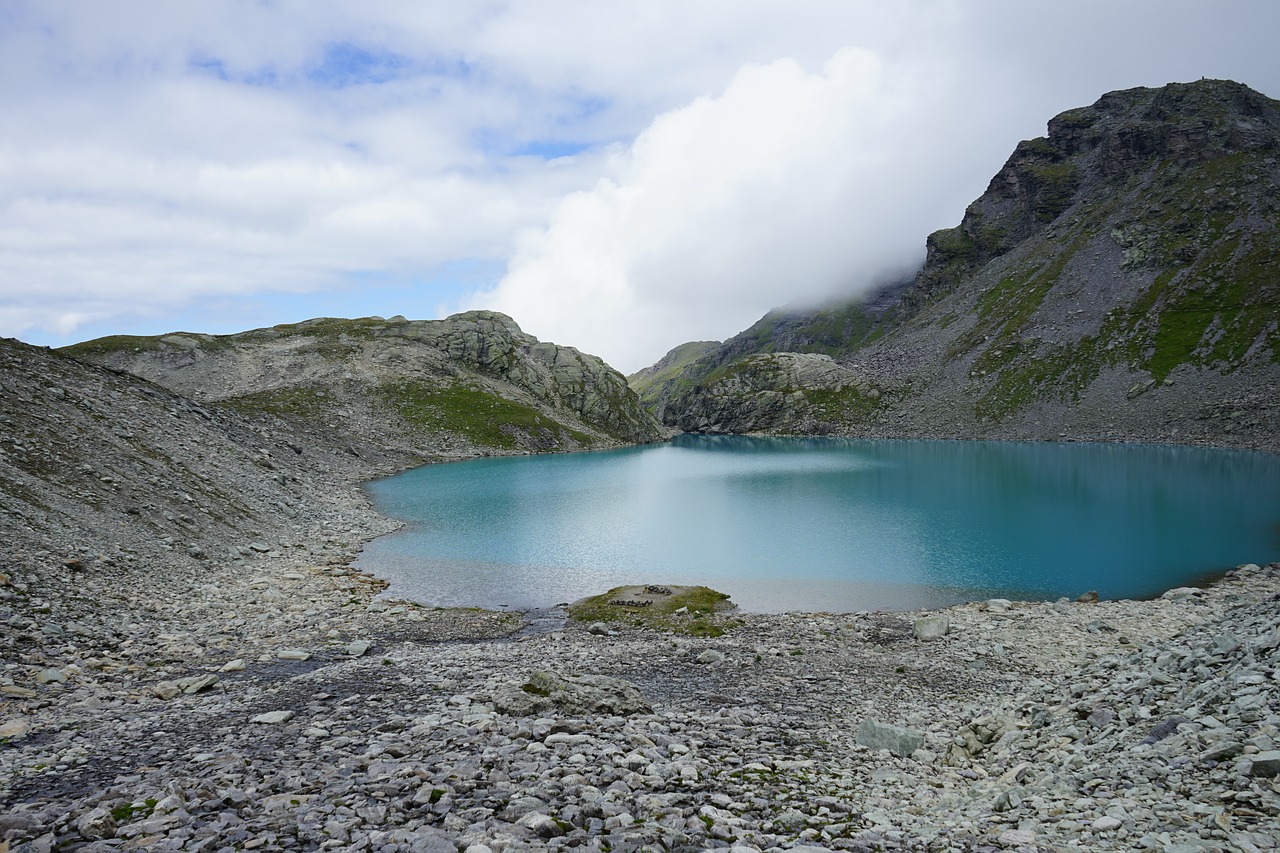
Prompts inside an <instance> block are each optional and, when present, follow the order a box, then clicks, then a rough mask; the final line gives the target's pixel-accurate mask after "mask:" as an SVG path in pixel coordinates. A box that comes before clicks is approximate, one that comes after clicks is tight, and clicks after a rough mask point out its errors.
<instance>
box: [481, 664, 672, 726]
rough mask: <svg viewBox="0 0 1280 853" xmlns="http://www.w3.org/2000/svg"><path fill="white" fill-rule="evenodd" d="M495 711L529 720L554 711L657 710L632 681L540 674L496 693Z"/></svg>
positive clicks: (626, 713)
mask: <svg viewBox="0 0 1280 853" xmlns="http://www.w3.org/2000/svg"><path fill="white" fill-rule="evenodd" d="M493 703H494V707H496V708H497V709H498V710H499V711H501V712H502V713H504V714H510V715H511V716H518V717H523V716H529V715H531V714H538V713H543V712H545V711H549V710H551V709H553V708H558V709H560V710H562V711H568V712H570V713H578V714H582V713H593V714H613V715H617V716H620V717H627V716H631V715H632V714H647V713H650V712H651V711H652V710H653V708H652V706H650V704H649V702H648V700H646V699H645V698H644V695H643V694H641V693H640V691H639V690H638V689H637V688H636V686H635V685H634V684H632V683H631V682H629V681H624V680H622V679H621V678H611V677H609V676H606V675H579V676H566V675H561V674H560V673H557V672H552V671H550V670H540V671H538V672H535V673H534V674H533V675H532V676H530V677H529V680H528V681H526V682H524V683H523V684H521V685H509V686H507V687H505V688H502V689H500V690H498V691H496V692H495V695H494V697H493Z"/></svg>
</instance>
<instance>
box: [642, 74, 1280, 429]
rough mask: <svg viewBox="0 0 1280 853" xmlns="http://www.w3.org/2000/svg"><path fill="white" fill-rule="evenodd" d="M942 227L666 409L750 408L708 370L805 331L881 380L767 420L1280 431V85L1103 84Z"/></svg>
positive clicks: (685, 422)
mask: <svg viewBox="0 0 1280 853" xmlns="http://www.w3.org/2000/svg"><path fill="white" fill-rule="evenodd" d="M927 247H928V255H927V259H926V261H925V265H924V267H923V269H922V270H921V271H920V273H919V274H918V275H917V276H916V278H915V280H914V282H913V283H912V284H911V286H910V287H909V288H907V289H906V290H905V291H899V292H896V293H895V292H893V289H890V292H889V301H890V303H891V304H886V300H885V295H884V293H883V292H882V293H880V294H878V295H877V296H876V297H875V298H873V299H871V300H868V301H867V302H865V303H850V304H846V305H841V306H837V307H834V308H830V309H826V310H821V311H811V312H805V313H801V314H787V313H785V312H783V313H775V314H771V315H769V316H768V317H766V318H764V319H763V320H761V321H760V323H758V324H756V326H754V327H753V328H752V329H750V330H748V331H747V332H744V333H743V334H742V335H739V336H737V337H736V338H734V339H731V340H730V341H728V342H726V344H725V345H724V346H722V347H721V348H719V349H718V350H717V351H716V352H714V353H712V354H709V355H708V356H705V357H703V358H702V359H700V360H699V361H697V362H694V363H693V364H691V365H689V366H688V367H687V368H685V375H686V377H691V378H692V379H693V380H694V381H689V382H687V383H686V387H685V388H683V389H681V390H680V391H679V392H678V393H676V394H674V395H673V396H672V397H671V398H670V399H669V400H668V402H667V405H666V408H665V410H664V413H663V416H664V419H665V420H666V421H667V422H669V423H671V424H674V425H680V426H682V427H683V428H686V429H707V430H714V429H715V423H714V422H708V423H707V424H706V425H705V426H698V424H699V423H700V422H701V419H702V417H703V414H704V413H705V412H706V411H707V410H708V409H709V408H711V407H714V408H715V409H716V410H717V411H719V412H724V414H722V416H721V417H720V418H719V419H718V421H719V422H720V423H724V424H730V425H732V424H735V423H736V419H735V418H733V417H732V416H730V414H729V412H728V409H729V408H731V405H732V404H731V402H730V401H729V399H728V398H727V397H725V395H724V394H723V393H720V392H719V391H718V390H717V389H716V387H715V385H714V383H711V382H708V381H706V380H705V379H703V377H710V376H714V374H715V372H716V371H718V370H722V369H723V368H725V367H726V366H727V365H731V364H733V363H734V362H735V361H737V360H739V359H743V358H745V357H747V356H749V355H751V354H754V353H762V352H775V353H776V352H778V351H779V350H782V349H796V350H798V351H809V352H821V353H824V354H827V355H831V356H833V357H834V358H835V359H836V360H837V361H839V362H840V363H841V364H843V365H845V366H848V367H850V368H852V369H855V370H857V371H858V372H860V373H861V374H862V375H864V376H865V377H866V378H867V379H868V380H870V381H871V382H873V383H874V384H875V385H876V386H878V387H880V388H881V389H882V392H883V394H884V398H883V400H882V401H881V403H880V404H879V405H878V406H877V407H876V408H875V410H874V411H873V412H871V413H870V414H868V413H865V412H863V411H861V410H856V411H854V412H852V413H851V417H850V418H848V419H845V420H843V421H840V422H837V423H834V424H821V425H820V426H819V425H818V422H815V421H813V420H812V419H811V418H809V416H808V414H807V412H798V413H797V417H796V418H795V419H789V418H786V417H783V418H782V419H781V420H778V421H777V422H776V423H775V424H774V425H772V426H770V427H767V428H766V429H768V430H770V431H776V432H784V433H803V432H814V431H831V432H836V433H840V434H849V435H890V436H931V437H984V438H988V437H990V438H996V437H1001V438H1036V439H1057V438H1061V437H1070V438H1085V439H1102V440H1155V441H1174V442H1195V441H1212V442H1217V443H1227V444H1238V445H1244V446H1252V447H1267V448H1277V447H1280V434H1278V431H1277V429H1276V427H1275V424H1276V423H1278V422H1280V403H1278V402H1277V401H1280V314H1278V313H1277V310H1276V307H1275V306H1276V305H1277V304H1280V282H1278V280H1277V279H1276V278H1275V276H1273V275H1271V274H1270V272H1269V270H1270V267H1271V259H1272V258H1274V257H1276V256H1278V255H1280V103H1277V102H1276V101H1273V100H1271V99H1270V98H1267V97H1265V96H1263V95H1260V94H1258V93H1257V92H1254V91H1252V90H1250V89H1249V88H1248V87H1245V86H1242V85H1240V84H1238V83H1232V82H1228V81H1214V80H1205V81H1199V82H1196V83H1189V84H1172V85H1169V86H1166V87H1163V88H1160V89H1131V90H1126V91H1122V92H1112V93H1110V94H1107V95H1104V96H1103V97H1102V98H1101V99H1099V100H1098V101H1097V102H1096V103H1095V104H1093V105H1091V106H1088V107H1083V108H1080V109H1075V110H1069V111H1067V112H1065V113H1063V114H1061V115H1059V116H1057V117H1056V118H1054V119H1053V120H1051V121H1050V122H1049V134H1048V136H1046V137H1043V138H1040V139H1034V140H1030V141H1027V142H1023V143H1020V144H1019V145H1018V146H1017V148H1016V149H1015V151H1014V153H1013V154H1012V155H1011V156H1010V158H1009V160H1008V162H1007V163H1006V164H1005V166H1004V167H1003V168H1002V169H1001V170H1000V172H999V173H998V174H997V175H996V176H995V177H994V178H993V179H992V180H991V183H990V185H989V186H988V188H987V191H986V192H985V193H984V194H983V195H982V197H981V198H979V199H977V200H976V201H974V203H973V204H971V205H970V206H969V208H968V210H967V211H966V212H965V215H964V218H963V220H962V222H961V223H960V224H959V225H958V226H957V227H955V228H952V229H947V230H944V231H939V232H936V233H935V234H933V235H930V237H929V238H928V241H927ZM699 379H700V380H702V381H696V380H699ZM710 396H718V397H719V399H717V400H715V401H711V400H709V399H704V398H707V397H710ZM752 407H753V402H752V401H751V400H750V399H748V398H745V397H744V398H743V400H742V408H743V410H744V411H748V410H750V409H751V408H752Z"/></svg>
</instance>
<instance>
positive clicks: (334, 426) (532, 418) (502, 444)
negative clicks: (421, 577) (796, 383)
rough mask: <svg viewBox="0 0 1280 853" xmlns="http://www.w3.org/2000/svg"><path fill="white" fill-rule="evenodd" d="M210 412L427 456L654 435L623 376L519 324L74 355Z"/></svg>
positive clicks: (342, 328)
mask: <svg viewBox="0 0 1280 853" xmlns="http://www.w3.org/2000/svg"><path fill="white" fill-rule="evenodd" d="M67 352H68V353H69V354H71V355H75V356H77V357H80V358H84V359H87V360H90V361H93V362H95V363H98V364H103V365H107V366H110V367H113V368H116V369H119V370H123V371H127V372H129V373H131V374H134V375H136V376H140V377H143V378H145V379H148V380H150V381H152V382H155V383H156V384H158V385H162V386H164V387H166V388H169V389H172V390H174V391H176V392H178V393H180V394H183V395H185V396H189V397H191V398H192V399H195V400H198V401H200V402H202V403H206V404H209V405H216V406H219V407H222V408H229V409H234V410H237V411H240V412H243V413H247V414H268V415H275V416H277V417H279V418H283V419H286V420H288V421H290V422H291V423H293V424H295V425H297V426H298V427H299V428H304V429H308V430H312V431H315V432H318V433H320V434H321V435H322V437H323V436H325V435H327V436H330V437H337V436H351V437H353V438H358V439H360V440H362V441H365V442H367V443H369V444H371V445H376V446H379V447H384V448H391V449H394V450H396V451H400V452H404V453H409V454H416V455H418V456H421V457H428V456H433V455H437V454H445V455H456V454H466V453H480V452H491V451H513V450H568V449H579V448H585V447H597V446H610V445H614V444H618V443H629V442H637V441H652V440H654V439H657V438H659V437H661V435H662V429H661V428H660V427H659V426H658V424H657V422H656V421H655V420H654V419H653V417H652V416H651V415H649V414H648V413H647V412H645V411H644V410H643V409H642V408H641V406H640V404H639V400H638V398H637V397H636V395H635V394H634V392H632V391H631V390H630V389H629V388H628V387H627V384H626V380H625V378H624V377H623V376H622V375H621V374H620V373H618V372H617V371H615V370H613V369H612V368H610V367H609V366H608V365H606V364H605V363H604V362H602V361H601V360H600V359H598V358H596V357H594V356H590V355H586V354H584V353H581V352H579V351H578V350H576V349H573V348H572V347H562V346H557V345H556V344H552V343H545V342H541V341H538V340H537V339H536V338H534V337H532V336H531V335H527V334H525V333H524V332H522V331H521V330H520V328H519V326H517V325H516V323H515V321H513V320H512V319H511V318H510V317H507V316H506V315H504V314H498V313H496V312H489V311H472V312H468V313H465V314H459V315H456V316H453V317H449V318H447V319H445V320H431V321H408V320H404V319H403V318H393V319H391V320H383V319H381V318H365V319H359V320H338V319H318V320H309V321H306V322H303V323H297V324H292V325H286V326H276V327H273V328H270V329H257V330H254V331H250V332H242V333H240V334H236V335H225V336H213V335H197V334H186V333H178V334H171V335H165V336H162V337H154V338H124V337H114V338H101V339H99V340H96V341H89V342H86V343H83V344H77V345H75V346H73V347H68V348H67Z"/></svg>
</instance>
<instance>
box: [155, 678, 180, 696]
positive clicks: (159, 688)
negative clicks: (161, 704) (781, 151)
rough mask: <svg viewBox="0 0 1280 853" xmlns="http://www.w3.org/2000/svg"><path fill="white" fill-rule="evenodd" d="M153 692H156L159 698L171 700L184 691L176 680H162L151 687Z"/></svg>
mask: <svg viewBox="0 0 1280 853" xmlns="http://www.w3.org/2000/svg"><path fill="white" fill-rule="evenodd" d="M151 692H152V693H154V694H155V695H156V698H158V699H165V700H169V699H176V698H177V697H178V696H179V695H180V694H181V693H182V688H181V687H179V686H178V685H177V683H176V682H173V681H161V682H160V683H159V684H155V685H153V686H152V687H151Z"/></svg>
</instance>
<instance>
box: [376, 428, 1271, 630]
mask: <svg viewBox="0 0 1280 853" xmlns="http://www.w3.org/2000/svg"><path fill="white" fill-rule="evenodd" d="M367 488H368V490H369V492H370V494H371V496H372V498H373V500H374V502H375V504H376V505H377V507H378V509H379V510H380V511H381V512H383V513H385V514H386V515H389V516H392V517H394V518H398V519H403V520H404V521H406V522H407V524H406V526H405V527H404V528H403V529H402V530H400V531H398V532H396V533H394V534H391V535H389V536H384V537H382V538H380V539H377V540H375V541H373V542H371V543H370V544H369V545H368V546H367V547H366V549H365V551H364V552H363V554H362V555H361V557H360V559H359V561H358V563H357V565H358V566H359V567H360V568H363V569H366V570H369V571H372V572H374V573H376V574H377V575H379V576H381V577H384V578H386V579H387V580H389V581H390V582H391V584H392V586H391V591H392V592H393V593H394V594H396V595H399V596H401V597H405V598H412V599H415V600H418V601H421V602H424V603H427V604H431V605H436V606H477V607H486V608H491V609H505V608H509V609H512V610H527V609H534V608H542V607H548V606H551V605H554V604H557V603H560V602H569V601H573V600H576V599H579V598H582V597H585V596H588V595H595V594H598V593H601V592H604V591H606V590H608V589H610V588H612V587H616V586H622V585H624V584H659V585H671V584H688V585H696V584H704V585H706V586H710V587H712V588H714V589H717V590H719V591H721V592H726V593H729V594H730V595H731V597H732V601H734V602H735V603H737V604H738V605H739V606H740V607H741V608H742V609H743V610H747V611H755V612H785V611H815V612H831V613H841V612H853V611H866V610H909V609H918V608H933V607H940V606H945V605H949V604H955V603H959V602H964V601H973V600H981V599H987V598H994V597H1002V598H1010V599H1024V600H1053V599H1057V598H1059V597H1062V596H1068V597H1072V598H1074V597H1075V596H1077V595H1080V594H1081V593H1084V592H1086V591H1088V590H1096V591H1097V592H1098V593H1099V594H1100V595H1101V597H1102V598H1145V597H1152V596H1157V595H1159V594H1160V593H1162V592H1163V591H1165V590H1167V589H1170V588H1172V587H1178V586H1187V585H1194V584H1197V583H1202V582H1205V581H1208V580H1211V579H1212V578H1213V577H1214V576H1215V575H1219V574H1221V573H1222V572H1224V571H1226V570H1229V569H1231V568H1233V567H1234V566H1236V565H1238V564H1240V563H1247V562H1255V563H1263V562H1268V561H1272V560H1276V559H1280V456H1275V455H1271V454H1265V453H1255V452H1250V451H1240V450H1224V449H1218V448H1201V447H1181V446H1157V445H1122V444H1081V443H1028V442H973V441H908V440H851V439H798V438H797V439H788V438H749V437H736V436H735V437H713V436H695V435H684V436H680V437H678V438H676V439H675V440H673V441H672V442H670V443H667V444H658V445H648V446H642V447H633V448H627V449H623V450H612V451H601V452H588V453H568V454H552V455H540V456H517V457H491V458H482V459H474V460H469V461H465V462H451V463H444V464H437V465H428V466H425V467H421V468H417V469H414V470H412V471H407V472H405V473H402V474H398V475H396V476H394V477H389V478H387V479H384V480H380V481H377V482H374V483H370V484H369V485H368V487H367Z"/></svg>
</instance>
